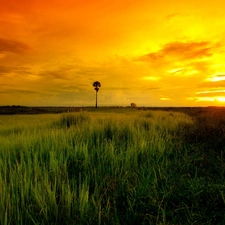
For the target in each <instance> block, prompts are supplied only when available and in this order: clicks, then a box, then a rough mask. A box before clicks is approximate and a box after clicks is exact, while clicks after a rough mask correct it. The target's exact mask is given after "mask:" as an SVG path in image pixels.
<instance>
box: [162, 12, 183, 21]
mask: <svg viewBox="0 0 225 225" xmlns="http://www.w3.org/2000/svg"><path fill="white" fill-rule="evenodd" d="M179 15H180V14H179V13H171V14H168V15H167V16H165V17H164V19H165V20H167V21H169V20H171V19H173V18H174V17H177V16H179Z"/></svg>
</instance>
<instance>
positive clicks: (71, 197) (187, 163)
mask: <svg viewBox="0 0 225 225" xmlns="http://www.w3.org/2000/svg"><path fill="white" fill-rule="evenodd" d="M29 118H30V117H29ZM47 118H49V123H47V124H45V123H44V124H43V123H42V125H41V126H40V125H39V126H38V124H39V123H38V122H37V121H36V120H35V121H36V122H35V123H36V124H34V126H33V127H30V126H27V128H26V127H24V126H22V125H23V122H20V123H18V124H19V125H18V126H14V127H9V129H6V127H5V126H4V124H5V123H6V122H7V119H8V122H9V121H10V119H12V118H7V117H4V120H2V121H0V122H1V123H0V124H1V126H2V127H1V129H2V132H1V133H0V140H1V143H2V144H1V146H0V195H1V196H0V197H1V198H0V224H7V225H8V224H109V225H110V224H174V225H175V224H188V225H190V224H225V204H224V203H225V180H224V171H225V161H224V140H225V137H224V132H223V131H224V126H225V123H224V122H223V121H225V120H223V118H225V117H222V116H221V115H220V116H218V115H214V114H210V115H205V114H204V115H198V116H197V115H196V116H195V117H193V121H194V123H192V120H191V119H190V118H188V117H187V116H185V115H184V114H180V113H174V112H173V113H171V112H148V111H147V112H137V111H132V113H130V114H129V115H124V114H116V113H109V114H106V113H104V114H101V113H97V112H96V113H92V114H90V113H76V114H64V115H62V116H60V115H59V116H58V117H56V116H55V117H54V118H52V117H47ZM24 119H26V120H27V117H24ZM36 119H37V118H36ZM41 119H42V120H43V117H42V118H41ZM45 119H46V118H45ZM17 120H20V119H18V118H17ZM26 120H24V123H25V121H26ZM18 130H19V132H18Z"/></svg>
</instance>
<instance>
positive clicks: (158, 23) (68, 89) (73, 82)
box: [0, 0, 225, 107]
mask: <svg viewBox="0 0 225 225" xmlns="http://www.w3.org/2000/svg"><path fill="white" fill-rule="evenodd" d="M224 7H225V1H224V0H214V1H209V0H198V1H196V0H182V1H181V0H19V1H18V0H0V105H25V106H92V105H93V106H94V105H95V90H94V87H93V86H92V84H93V82H95V81H99V82H100V83H101V88H100V90H99V92H98V105H99V106H129V105H130V104H131V102H134V103H136V104H137V106H140V107H141V106H172V107H173V106H174V107H179V106H225V13H224Z"/></svg>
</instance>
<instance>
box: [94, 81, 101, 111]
mask: <svg viewBox="0 0 225 225" xmlns="http://www.w3.org/2000/svg"><path fill="white" fill-rule="evenodd" d="M93 87H95V91H96V104H95V108H98V97H97V93H98V90H99V88H100V87H101V84H100V82H99V81H95V82H94V83H93Z"/></svg>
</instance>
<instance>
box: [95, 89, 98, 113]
mask: <svg viewBox="0 0 225 225" xmlns="http://www.w3.org/2000/svg"><path fill="white" fill-rule="evenodd" d="M97 94H98V92H97V91H96V104H95V108H96V109H97V108H98V103H97V102H98V97H97Z"/></svg>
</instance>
